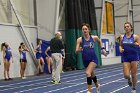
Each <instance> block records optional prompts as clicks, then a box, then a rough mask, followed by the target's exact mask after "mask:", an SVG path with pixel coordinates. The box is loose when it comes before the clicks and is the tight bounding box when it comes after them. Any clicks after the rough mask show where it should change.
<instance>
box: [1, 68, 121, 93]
mask: <svg viewBox="0 0 140 93" xmlns="http://www.w3.org/2000/svg"><path fill="white" fill-rule="evenodd" d="M116 69H120V68H114V71H112V72H111V71H110V72H107V73H103V74H97V76H100V75H105V74H109V73H113V72H117V71H120V70H116ZM104 71H109V69H108V70H104ZM99 72H102V71H98V72H96V73H99ZM82 73H83V74H84V73H85V72H84V70H81V73H73V74H70V75H69V74H68V75H62V78H63V77H65V76H68V77H67V78H63V79H68V78H72V77H77V76H81V75H82V76H83V74H82ZM77 74H78V75H77ZM71 75H74V76H71ZM47 79H51V78H44V79H37V80H31V81H27V82H25V81H23V82H20V83H14V84H8V85H5V87H8V86H12V85H19V84H26V83H32V82H35V81H41V80H47ZM48 82H50V81H48ZM41 83H43V84H44V82H40V83H38V82H37V83H34V84H28V85H21V86H22V87H25V86H32V85H35V84H41ZM46 83H47V82H46ZM15 88H20V86H18V87H14V89H15ZM9 89H13V88H7V89H3V90H0V91H5V90H9Z"/></svg>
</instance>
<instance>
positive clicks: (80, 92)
mask: <svg viewBox="0 0 140 93" xmlns="http://www.w3.org/2000/svg"><path fill="white" fill-rule="evenodd" d="M137 75H140V73H138V74H137ZM120 80H124V78H121V79H120ZM117 81H118V80H115V81H113V82H112V83H114V82H117ZM105 85H107V83H105V84H101V87H102V86H105ZM92 88H95V87H92ZM85 91H87V89H86V90H82V91H79V92H76V93H82V92H85Z"/></svg>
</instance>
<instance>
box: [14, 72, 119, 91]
mask: <svg viewBox="0 0 140 93" xmlns="http://www.w3.org/2000/svg"><path fill="white" fill-rule="evenodd" d="M118 71H121V70H115V71H112V72H118ZM112 72H111V71H110V72H107V73H103V74H98V75H97V76H100V75H105V74H109V73H112ZM80 76H83V75H80ZM113 76H114V75H113ZM75 77H79V76H75ZM108 77H111V76H108ZM69 78H72V77H69ZM104 78H106V77H104ZM82 79H85V78H82ZM75 80H80V79H75ZM75 80H74V81H75ZM72 81H73V80H72ZM67 82H70V81H67ZM84 83H86V82H84ZM44 87H48V86H44ZM44 87H42V86H41V87H37V88H32V89H28V90H23V91H19V92H15V93H22V92H27V91H31V90H35V89H39V88H44Z"/></svg>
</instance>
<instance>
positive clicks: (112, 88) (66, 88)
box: [0, 64, 140, 93]
mask: <svg viewBox="0 0 140 93" xmlns="http://www.w3.org/2000/svg"><path fill="white" fill-rule="evenodd" d="M84 72H85V71H84V70H76V71H69V72H65V73H63V74H62V75H61V84H57V85H55V84H52V83H51V82H50V81H51V75H48V74H47V75H41V76H32V77H27V79H25V80H20V79H14V80H12V81H2V80H1V81H0V93H86V91H87V84H86V77H85V73H84ZM96 75H97V78H98V81H99V82H100V84H101V93H131V88H130V87H129V86H128V85H127V81H126V80H125V79H124V78H123V73H122V64H117V65H112V66H105V67H101V68H97V69H96ZM137 76H138V83H137V93H140V69H138V75H137ZM95 90H96V89H95V86H94V85H93V93H96V92H95Z"/></svg>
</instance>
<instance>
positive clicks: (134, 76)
mask: <svg viewBox="0 0 140 93" xmlns="http://www.w3.org/2000/svg"><path fill="white" fill-rule="evenodd" d="M131 76H132V86H133V87H132V89H134V90H136V83H137V62H136V61H133V62H131Z"/></svg>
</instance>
